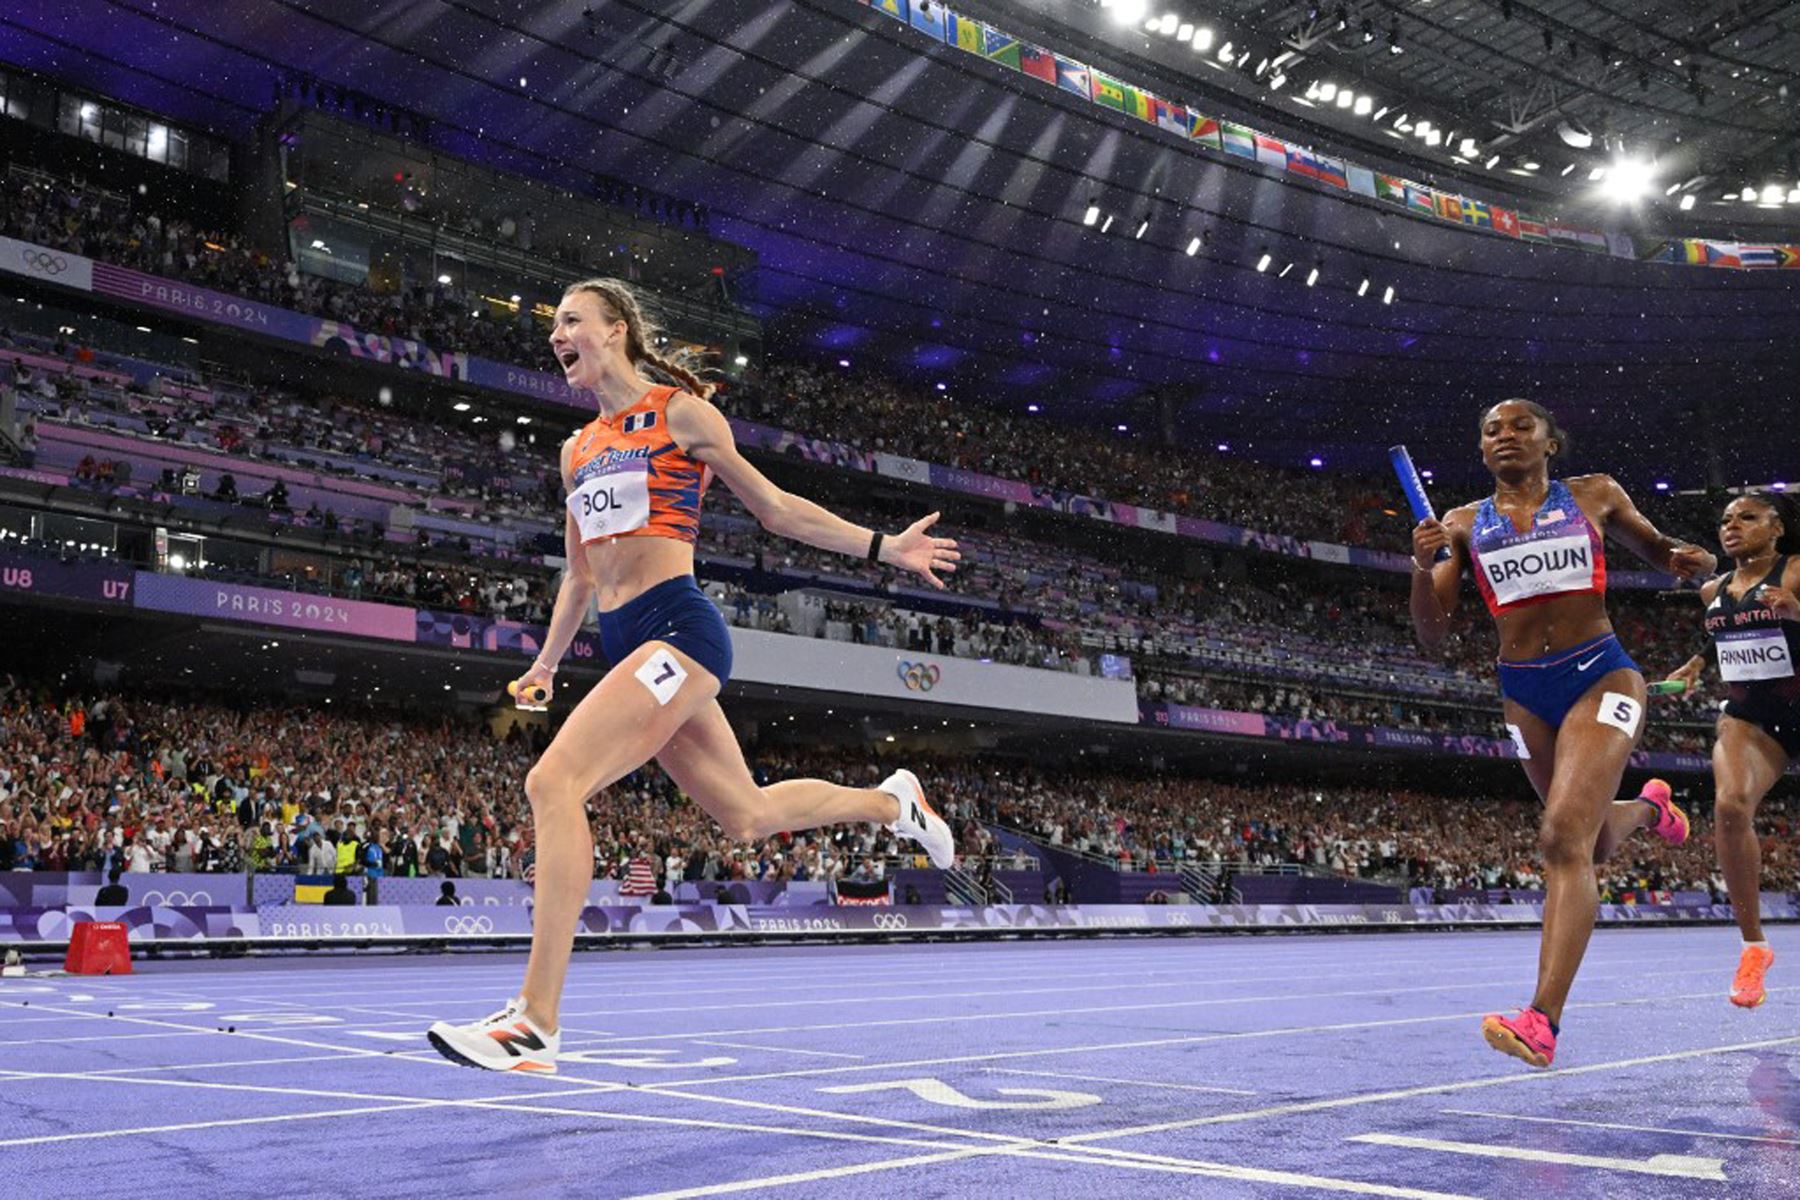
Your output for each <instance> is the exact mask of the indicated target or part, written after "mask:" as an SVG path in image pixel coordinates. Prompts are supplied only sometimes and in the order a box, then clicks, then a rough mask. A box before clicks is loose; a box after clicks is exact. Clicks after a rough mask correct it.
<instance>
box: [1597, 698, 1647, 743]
mask: <svg viewBox="0 0 1800 1200" xmlns="http://www.w3.org/2000/svg"><path fill="white" fill-rule="evenodd" d="M1594 719H1595V720H1596V721H1599V722H1600V723H1601V724H1602V725H1611V726H1612V727H1613V728H1614V729H1617V730H1618V731H1620V732H1621V733H1623V734H1624V735H1625V736H1626V737H1628V738H1636V737H1637V731H1638V722H1639V721H1641V720H1643V719H1644V706H1643V705H1641V704H1639V703H1638V702H1637V701H1636V700H1633V699H1632V698H1631V697H1630V696H1627V695H1625V693H1623V692H1607V693H1606V694H1605V695H1604V696H1601V697H1600V712H1599V714H1598V715H1597V716H1595V718H1594Z"/></svg>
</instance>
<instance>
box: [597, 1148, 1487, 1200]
mask: <svg viewBox="0 0 1800 1200" xmlns="http://www.w3.org/2000/svg"><path fill="white" fill-rule="evenodd" d="M989 1155H1005V1156H1007V1157H1009V1158H1032V1159H1043V1160H1047V1161H1051V1162H1066V1163H1079V1164H1081V1165H1082V1166H1090V1167H1091V1166H1100V1165H1105V1166H1111V1167H1119V1168H1123V1169H1127V1170H1140V1171H1161V1172H1165V1173H1172V1174H1177V1175H1196V1176H1204V1177H1207V1178H1212V1179H1229V1180H1233V1181H1235V1182H1239V1183H1263V1184H1274V1185H1277V1186H1285V1187H1299V1188H1307V1189H1309V1190H1312V1191H1324V1192H1352V1193H1356V1194H1359V1195H1364V1196H1388V1197H1394V1198H1396V1200H1475V1198H1474V1197H1470V1196H1460V1195H1457V1194H1455V1193H1450V1192H1431V1191H1423V1190H1421V1189H1418V1188H1405V1187H1391V1186H1389V1185H1387V1184H1380V1183H1363V1182H1361V1181H1360V1180H1353V1179H1333V1178H1331V1177H1329V1176H1325V1175H1302V1174H1298V1173H1296V1172H1292V1171H1269V1170H1263V1169H1261V1168H1258V1167H1240V1166H1236V1165H1234V1164H1231V1163H1212V1162H1204V1161H1202V1160H1199V1159H1152V1158H1147V1157H1146V1158H1111V1157H1107V1158H1098V1157H1096V1156H1094V1155H1089V1154H1069V1153H1063V1152H1059V1151H1054V1150H1045V1149H1012V1148H1008V1147H1005V1146H981V1147H976V1148H973V1149H968V1150H953V1151H949V1152H946V1153H943V1154H915V1155H911V1156H909V1157H906V1158H890V1159H883V1160H881V1161H878V1162H870V1163H856V1164H853V1165H851V1166H845V1167H824V1168H821V1169H819V1170H816V1171H796V1172H794V1173H792V1174H788V1175H766V1176H763V1177H761V1178H758V1179H736V1180H732V1181H731V1182H729V1183H713V1184H705V1185H703V1186H701V1187H692V1188H679V1189H677V1190H675V1191H668V1192H645V1193H642V1194H640V1195H637V1196H634V1197H631V1200H696V1198H698V1197H701V1196H724V1195H729V1194H731V1193H732V1192H753V1191H761V1190H763V1189H766V1188H775V1187H783V1186H787V1185H790V1184H797V1183H816V1182H818V1181H820V1180H822V1179H843V1178H846V1177H848V1176H851V1175H868V1174H872V1173H874V1172H876V1171H897V1170H905V1169H907V1168H909V1167H924V1166H931V1165H933V1164H936V1163H944V1162H954V1161H956V1160H957V1159H965V1158H978V1157H983V1156H989ZM1196 1194H1199V1193H1196Z"/></svg>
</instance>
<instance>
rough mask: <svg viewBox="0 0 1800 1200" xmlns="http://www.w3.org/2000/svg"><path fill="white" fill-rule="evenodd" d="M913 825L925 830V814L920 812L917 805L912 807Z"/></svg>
mask: <svg viewBox="0 0 1800 1200" xmlns="http://www.w3.org/2000/svg"><path fill="white" fill-rule="evenodd" d="M912 823H913V824H914V825H917V826H918V827H919V828H920V829H923V828H925V814H924V813H922V812H920V811H919V806H918V805H917V804H915V805H913V806H912Z"/></svg>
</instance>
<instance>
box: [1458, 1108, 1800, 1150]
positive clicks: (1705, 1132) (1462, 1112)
mask: <svg viewBox="0 0 1800 1200" xmlns="http://www.w3.org/2000/svg"><path fill="white" fill-rule="evenodd" d="M1438 1111H1439V1112H1441V1113H1443V1114H1444V1115H1445V1116H1450V1117H1481V1118H1482V1119H1484V1120H1488V1121H1530V1122H1531V1123H1533V1124H1535V1125H1579V1126H1582V1127H1584V1128H1587V1129H1622V1130H1624V1131H1625V1132H1627V1133H1673V1134H1677V1135H1679V1136H1681V1137H1692V1138H1719V1139H1722V1140H1724V1141H1731V1142H1767V1143H1769V1144H1770V1145H1774V1146H1800V1138H1784V1137H1776V1136H1775V1135H1774V1134H1769V1133H1715V1132H1714V1131H1712V1130H1710V1129H1672V1128H1670V1127H1668V1126H1666V1125H1620V1124H1618V1123H1617V1122H1614V1121H1577V1120H1575V1119H1574V1118H1573V1117H1522V1116H1520V1115H1519V1114H1517V1113H1498V1112H1475V1111H1473V1110H1472V1109H1467V1108H1443V1109H1439V1110H1438Z"/></svg>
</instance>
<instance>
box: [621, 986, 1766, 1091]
mask: <svg viewBox="0 0 1800 1200" xmlns="http://www.w3.org/2000/svg"><path fill="white" fill-rule="evenodd" d="M1769 990H1770V991H1776V990H1777V989H1775V988H1770V989H1769ZM1786 990H1790V991H1791V990H1796V989H1795V985H1790V986H1789V988H1787V989H1786ZM1387 994H1392V993H1387ZM1717 996H1718V994H1717V992H1715V991H1710V990H1709V991H1704V992H1687V993H1684V994H1680V995H1673V996H1657V997H1653V998H1645V997H1642V996H1636V997H1630V998H1627V999H1621V1000H1588V1001H1583V1002H1582V1003H1579V1004H1571V1005H1568V1007H1569V1008H1571V1009H1583V1010H1587V1009H1598V1008H1629V1007H1633V1006H1637V1005H1643V1004H1659V1005H1667V1004H1674V1003H1677V1002H1680V1001H1686V1000H1700V1001H1706V1000H1714V999H1717ZM1487 1011H1488V1010H1486V1009H1469V1010H1466V1011H1463V1012H1453V1013H1439V1014H1437V1015H1434V1016H1428V1017H1390V1018H1385V1019H1383V1020H1379V1021H1342V1022H1337V1023H1334V1024H1330V1025H1286V1026H1279V1027H1277V1028H1274V1029H1247V1030H1240V1031H1237V1032H1231V1033H1197V1034H1184V1035H1181V1036H1178V1037H1163V1038H1141V1039H1137V1040H1133V1041H1128V1042H1097V1043H1090V1044H1088V1045H1085V1046H1039V1047H1035V1048H1033V1049H1029V1050H997V1051H992V1052H990V1053H987V1054H955V1055H945V1056H942V1057H938V1058H919V1059H911V1060H908V1061H904V1062H882V1063H870V1064H868V1065H866V1066H854V1067H849V1066H846V1067H808V1068H805V1069H800V1070H793V1071H763V1072H757V1073H755V1074H748V1075H719V1076H711V1077H702V1078H697V1079H673V1080H669V1081H668V1082H666V1083H656V1084H646V1085H645V1086H646V1087H651V1088H662V1087H698V1086H710V1085H713V1084H725V1083H753V1082H757V1081H760V1080H764V1079H796V1078H803V1077H807V1076H813V1075H836V1074H841V1073H843V1072H847V1071H882V1070H887V1069H889V1068H895V1069H900V1068H912V1067H935V1066H945V1065H955V1064H960V1063H985V1062H999V1061H1003V1060H1012V1059H1023V1058H1046V1057H1051V1056H1054V1055H1062V1054H1096V1053H1102V1052H1105V1051H1112V1050H1145V1049H1153V1048H1164V1047H1169V1046H1195V1045H1201V1044H1204V1043H1207V1042H1240V1041H1254V1040H1260V1039H1262V1038H1276V1037H1292V1036H1296V1035H1302V1034H1317V1033H1341V1032H1347V1031H1351V1030H1364V1029H1395V1028H1404V1027H1407V1026H1413V1025H1435V1024H1441V1023H1443V1022H1447V1021H1469V1020H1476V1019H1478V1018H1480V1017H1482V1016H1484V1015H1486V1013H1487ZM764 1032H781V1033H791V1032H794V1030H791V1029H782V1030H768V1031H764ZM630 1040H632V1041H637V1040H655V1039H630Z"/></svg>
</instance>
